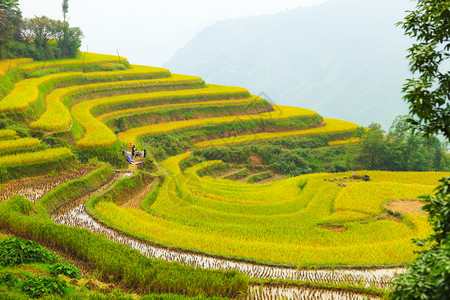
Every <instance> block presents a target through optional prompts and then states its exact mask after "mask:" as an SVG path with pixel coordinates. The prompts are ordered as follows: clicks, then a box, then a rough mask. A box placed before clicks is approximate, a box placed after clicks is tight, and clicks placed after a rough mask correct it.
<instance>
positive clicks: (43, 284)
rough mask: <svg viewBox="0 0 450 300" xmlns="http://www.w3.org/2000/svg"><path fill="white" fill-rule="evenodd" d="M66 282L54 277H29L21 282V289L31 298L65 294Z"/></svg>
mask: <svg viewBox="0 0 450 300" xmlns="http://www.w3.org/2000/svg"><path fill="white" fill-rule="evenodd" d="M66 289H67V283H66V282H65V281H63V280H59V279H56V278H51V277H50V278H42V277H39V276H36V277H31V278H30V279H28V280H26V281H24V282H22V284H21V291H22V292H25V293H27V294H28V295H30V296H31V297H32V298H40V297H43V296H46V295H65V294H66Z"/></svg>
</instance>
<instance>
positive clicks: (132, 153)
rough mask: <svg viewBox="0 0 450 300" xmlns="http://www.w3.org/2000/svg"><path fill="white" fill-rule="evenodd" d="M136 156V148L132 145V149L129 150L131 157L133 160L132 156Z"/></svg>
mask: <svg viewBox="0 0 450 300" xmlns="http://www.w3.org/2000/svg"><path fill="white" fill-rule="evenodd" d="M135 154H136V146H135V145H133V148H131V157H133V158H134V155H135Z"/></svg>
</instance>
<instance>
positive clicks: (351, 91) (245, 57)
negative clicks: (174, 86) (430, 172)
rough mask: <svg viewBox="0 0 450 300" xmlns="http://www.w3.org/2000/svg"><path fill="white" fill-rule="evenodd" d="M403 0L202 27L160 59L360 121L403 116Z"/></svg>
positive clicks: (365, 1) (334, 5)
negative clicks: (189, 39)
mask: <svg viewBox="0 0 450 300" xmlns="http://www.w3.org/2000/svg"><path fill="white" fill-rule="evenodd" d="M411 5H412V4H411V3H410V1H408V0H395V1H392V0H343V1H336V2H328V3H324V4H322V5H318V6H314V7H309V8H298V9H295V10H289V11H285V12H282V13H278V14H274V15H264V16H258V17H251V18H241V19H234V20H226V21H221V22H218V23H216V24H215V25H212V26H209V27H207V28H206V29H205V30H203V31H202V32H199V33H198V34H197V36H196V37H195V38H194V39H193V40H191V41H190V42H189V43H188V44H187V45H186V46H185V47H184V48H183V49H181V50H179V51H178V52H177V53H176V54H175V56H174V57H173V58H172V59H171V60H170V61H169V62H167V63H166V64H165V66H166V67H168V68H170V69H171V71H173V72H175V73H183V74H192V75H198V76H202V77H203V78H204V79H205V80H206V81H207V82H210V83H217V84H226V85H235V86H243V87H246V88H249V89H250V90H251V92H252V93H254V94H257V95H258V94H259V93H260V92H265V93H266V94H267V95H269V96H270V98H271V99H272V100H273V101H274V102H275V103H277V104H285V105H294V106H300V107H306V108H310V109H314V110H317V111H318V112H319V113H321V114H322V115H324V116H326V117H335V118H341V119H345V120H350V121H354V122H356V123H358V124H361V125H368V124H369V123H370V122H373V121H375V122H379V123H382V124H383V125H385V126H389V125H390V123H391V121H392V120H393V118H394V117H395V116H396V115H398V114H404V113H407V105H406V104H405V103H404V102H403V101H402V100H401V88H402V85H403V83H404V81H405V78H407V77H408V76H410V75H409V72H408V62H407V60H406V59H405V56H406V49H407V48H408V47H409V46H410V43H411V42H410V41H409V40H408V39H407V38H405V37H404V36H403V31H402V30H401V28H398V27H396V26H395V23H396V22H398V21H400V20H402V19H403V18H404V16H405V15H406V13H405V10H408V9H411V8H412V6H411Z"/></svg>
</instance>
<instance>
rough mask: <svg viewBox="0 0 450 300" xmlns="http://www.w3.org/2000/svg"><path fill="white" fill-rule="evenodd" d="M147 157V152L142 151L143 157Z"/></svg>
mask: <svg viewBox="0 0 450 300" xmlns="http://www.w3.org/2000/svg"><path fill="white" fill-rule="evenodd" d="M146 156H147V150H145V149H144V150H142V157H143V158H145V157H146Z"/></svg>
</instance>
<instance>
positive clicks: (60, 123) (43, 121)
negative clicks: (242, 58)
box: [30, 75, 201, 131]
mask: <svg viewBox="0 0 450 300" xmlns="http://www.w3.org/2000/svg"><path fill="white" fill-rule="evenodd" d="M199 81H201V78H199V77H191V76H183V75H178V76H172V77H170V78H167V79H166V78H164V79H151V80H148V79H147V80H130V81H119V82H101V83H93V84H87V85H75V86H70V87H66V88H61V89H56V90H54V91H53V92H51V93H50V94H49V95H48V96H47V97H46V98H45V101H46V110H45V113H44V114H43V115H42V116H41V117H40V118H39V120H37V121H36V122H32V123H31V124H30V127H31V128H33V129H36V130H43V131H62V130H66V129H67V128H68V127H69V125H70V123H71V121H72V118H71V115H70V112H69V110H68V109H67V107H66V106H65V105H64V104H63V103H62V100H63V99H64V97H67V96H68V95H71V94H75V93H80V92H86V91H96V90H102V89H108V88H109V89H111V88H127V87H132V86H133V87H135V86H162V87H164V86H170V85H173V84H181V83H186V82H199ZM130 97H132V96H130Z"/></svg>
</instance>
